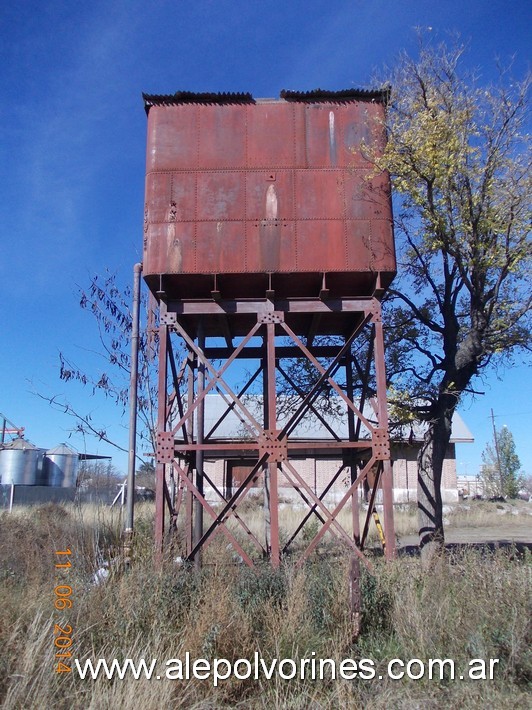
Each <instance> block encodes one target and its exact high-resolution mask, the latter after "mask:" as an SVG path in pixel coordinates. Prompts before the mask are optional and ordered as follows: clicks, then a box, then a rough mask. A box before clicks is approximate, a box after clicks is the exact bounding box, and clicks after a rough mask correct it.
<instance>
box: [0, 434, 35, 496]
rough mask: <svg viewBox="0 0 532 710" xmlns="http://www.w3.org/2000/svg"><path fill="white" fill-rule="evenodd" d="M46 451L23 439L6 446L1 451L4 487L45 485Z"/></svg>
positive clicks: (1, 476) (1, 480)
mask: <svg viewBox="0 0 532 710" xmlns="http://www.w3.org/2000/svg"><path fill="white" fill-rule="evenodd" d="M44 451H45V450H44V449H40V448H38V447H37V446H34V445H33V444H32V443H31V442H29V441H27V440H26V439H23V438H18V439H14V440H13V441H11V442H9V443H7V444H4V445H3V448H1V449H0V482H1V483H2V485H11V484H15V485H24V486H38V485H43V456H44Z"/></svg>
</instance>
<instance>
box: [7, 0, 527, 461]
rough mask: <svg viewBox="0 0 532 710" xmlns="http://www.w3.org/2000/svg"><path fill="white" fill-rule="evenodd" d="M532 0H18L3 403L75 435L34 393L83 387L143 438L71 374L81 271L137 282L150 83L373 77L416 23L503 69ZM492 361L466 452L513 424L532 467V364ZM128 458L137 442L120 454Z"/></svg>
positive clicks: (297, 84)
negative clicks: (64, 372)
mask: <svg viewBox="0 0 532 710" xmlns="http://www.w3.org/2000/svg"><path fill="white" fill-rule="evenodd" d="M531 20H532V5H531V4H530V3H529V2H527V1H526V0H514V2H511V3H508V2H506V1H504V0H492V1H491V2H486V1H485V0H467V1H466V2H464V0H461V1H460V2H457V1H455V0H445V2H440V3H435V2H433V0H396V1H395V2H392V0H371V1H369V0H328V1H324V0H305V1H304V2H303V1H302V0H270V1H269V2H262V1H259V0H242V1H241V0H194V2H192V1H191V0H173V1H170V0H153V1H152V2H151V3H146V2H140V1H138V0H128V1H126V0H116V1H114V2H111V1H110V0H106V1H102V0H93V2H90V3H74V2H71V1H70V0H69V1H64V0H63V1H57V0H56V1H54V0H48V1H47V2H46V3H43V2H30V1H24V0H22V1H21V2H19V3H3V6H2V9H1V10H0V33H1V36H2V43H1V47H0V59H1V64H2V78H1V86H2V104H1V108H0V112H1V125H2V131H1V134H0V145H1V162H0V169H1V170H2V179H1V180H0V210H1V212H0V216H1V222H0V224H1V227H0V229H1V230H2V246H1V252H0V303H1V307H2V335H1V337H0V412H2V413H4V414H5V415H7V416H8V417H9V418H10V419H11V420H13V421H14V422H15V423H17V424H18V425H20V426H25V427H26V435H27V437H28V438H29V439H30V440H32V441H33V442H35V443H36V444H38V445H39V446H55V445H56V444H57V443H59V442H61V441H69V442H70V443H72V444H73V445H75V446H76V447H77V448H78V449H80V450H82V451H83V450H89V451H92V452H99V453H110V452H111V450H110V449H109V447H108V446H106V445H104V444H102V443H101V442H100V443H98V442H95V441H88V440H87V441H86V442H84V441H83V440H82V439H80V438H79V437H77V438H76V437H74V436H72V438H70V439H68V436H69V430H70V429H71V428H72V426H73V422H72V421H71V420H70V419H69V418H68V417H66V416H64V415H62V414H61V413H59V412H55V411H52V410H51V409H50V407H49V405H47V404H46V402H44V401H43V400H41V399H39V398H37V397H36V396H35V395H34V394H32V390H38V391H40V392H43V393H46V394H51V395H65V396H66V397H67V398H68V399H70V400H71V401H72V402H73V403H74V404H76V405H78V406H80V407H81V408H84V410H85V411H88V410H90V411H92V413H93V416H94V418H95V419H98V418H99V419H101V421H102V422H103V423H104V424H105V425H106V426H109V427H110V432H111V433H112V434H113V435H114V436H116V437H117V438H119V439H120V440H121V442H122V444H123V445H125V446H127V432H126V430H125V429H123V428H122V427H121V425H120V422H119V420H118V416H117V411H116V410H114V409H113V408H112V407H110V406H109V403H106V402H101V401H98V400H96V399H94V400H91V401H89V402H87V395H88V393H87V392H83V391H80V390H77V389H76V387H75V386H73V385H69V384H65V383H62V382H61V381H60V380H59V376H58V371H59V367H58V353H59V351H60V350H64V351H65V352H67V353H68V354H69V355H70V356H71V357H72V359H73V360H76V361H79V362H82V363H83V362H90V361H91V359H92V358H93V356H92V355H91V353H90V350H91V349H93V348H95V347H96V345H97V332H96V330H95V327H94V324H93V322H92V320H91V317H90V315H88V314H87V313H85V312H83V311H81V310H80V308H79V306H78V297H77V285H78V284H79V285H82V286H83V285H86V284H87V282H88V278H89V276H90V275H91V274H94V273H103V271H104V270H105V269H106V268H108V269H110V270H111V271H115V272H117V274H118V278H119V280H122V281H123V282H129V281H130V279H131V270H132V267H133V264H134V263H135V262H136V261H139V260H140V256H141V245H142V216H143V199H144V198H143V190H144V170H145V139H146V117H145V114H144V110H143V105H142V101H141V92H142V91H146V92H148V93H173V92H174V91H176V90H190V91H250V92H251V93H252V94H253V95H254V96H256V97H270V96H278V95H279V91H280V90H281V89H283V88H286V89H300V90H309V89H313V88H317V87H321V88H327V89H344V88H349V87H367V86H368V85H369V84H370V83H371V77H372V76H373V75H374V73H375V69H376V68H378V67H379V66H382V65H383V64H384V63H392V62H393V60H394V57H396V55H397V53H398V52H399V51H400V50H401V49H407V50H411V51H414V48H415V45H416V34H415V29H414V28H415V27H422V28H428V27H430V28H432V33H438V35H439V36H441V37H445V36H446V33H447V32H452V31H458V32H459V33H460V34H461V37H462V39H463V40H465V41H467V42H468V43H469V46H470V51H469V54H468V57H467V61H468V62H469V64H470V65H471V66H472V67H475V68H477V70H478V74H479V75H480V77H481V79H484V80H486V81H489V79H490V77H491V76H492V74H493V72H494V67H495V60H496V59H497V58H500V59H501V61H502V62H503V63H505V62H507V61H508V60H509V59H510V57H511V56H513V55H515V59H514V73H515V74H516V75H518V76H519V75H522V74H523V73H524V71H525V70H526V67H527V66H528V62H529V59H530V52H529V46H530V29H529V28H530V26H531ZM499 377H500V378H501V379H498V378H497V376H496V375H495V374H492V375H490V377H489V378H488V379H486V381H485V382H484V383H477V389H481V390H483V391H485V392H486V395H485V396H484V397H477V398H476V399H475V400H474V401H473V402H472V403H466V404H465V405H464V406H463V407H462V415H463V417H464V419H465V420H466V422H467V424H468V426H469V428H470V429H471V431H472V432H473V434H474V436H475V439H476V443H475V444H473V445H463V446H461V447H460V448H459V450H458V452H457V459H458V467H459V471H460V472H461V473H466V472H467V473H468V474H474V473H476V472H477V471H478V467H479V465H480V462H481V458H480V454H481V452H482V450H483V448H484V446H485V444H486V442H487V441H488V440H489V439H490V437H491V420H490V409H491V408H493V410H494V411H495V414H496V417H497V418H496V423H497V426H502V425H503V424H506V425H507V426H508V427H509V428H510V429H511V431H512V432H513V434H514V437H515V440H516V444H517V451H518V454H519V456H520V458H521V461H522V463H523V465H524V467H525V469H526V470H527V472H528V473H530V474H532V453H531V452H530V447H529V446H528V444H529V431H528V430H529V422H530V421H531V418H532V391H531V386H530V373H529V370H528V369H527V368H526V367H525V366H524V365H522V364H521V363H519V362H517V363H516V365H515V366H513V367H512V368H511V369H509V370H506V371H501V372H500V373H499ZM115 463H116V465H117V466H118V467H119V468H122V469H125V466H126V458H125V456H121V455H118V456H116V457H115Z"/></svg>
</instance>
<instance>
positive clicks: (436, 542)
mask: <svg viewBox="0 0 532 710" xmlns="http://www.w3.org/2000/svg"><path fill="white" fill-rule="evenodd" d="M453 409H454V407H452V406H450V405H447V406H446V405H445V404H443V403H442V402H438V403H437V404H436V407H435V411H434V413H433V414H434V416H433V417H432V419H431V421H430V422H429V427H428V429H427V432H426V434H425V436H424V439H423V444H422V446H421V449H420V451H419V454H418V458H417V463H418V522H419V547H420V550H421V559H422V562H423V564H424V565H426V564H430V562H431V560H432V559H433V558H434V556H435V555H438V554H440V553H441V552H443V550H444V542H445V537H444V531H443V510H442V497H441V481H442V473H443V462H444V459H445V452H446V451H447V447H448V444H449V440H450V438H451V419H452V415H453Z"/></svg>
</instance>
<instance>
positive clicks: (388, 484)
mask: <svg viewBox="0 0 532 710" xmlns="http://www.w3.org/2000/svg"><path fill="white" fill-rule="evenodd" d="M375 375H376V380H377V403H378V408H379V427H380V428H381V429H384V430H385V431H386V432H388V405H387V401H386V370H385V363H384V336H383V330H382V320H381V316H380V304H379V313H378V316H376V317H375ZM382 463H383V472H382V502H383V507H384V532H385V534H386V549H385V555H386V558H387V559H389V560H390V559H393V558H394V557H395V526H394V521H393V473H392V465H391V462H390V459H389V458H388V459H385V460H384V461H383V462H382Z"/></svg>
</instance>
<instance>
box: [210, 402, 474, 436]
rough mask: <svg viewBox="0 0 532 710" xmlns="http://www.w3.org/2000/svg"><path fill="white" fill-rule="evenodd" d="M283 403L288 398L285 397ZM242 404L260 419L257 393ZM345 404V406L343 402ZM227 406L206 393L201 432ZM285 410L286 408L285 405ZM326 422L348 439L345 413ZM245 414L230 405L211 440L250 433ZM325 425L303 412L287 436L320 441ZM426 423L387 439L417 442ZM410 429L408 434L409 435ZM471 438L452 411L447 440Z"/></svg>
mask: <svg viewBox="0 0 532 710" xmlns="http://www.w3.org/2000/svg"><path fill="white" fill-rule="evenodd" d="M335 400H336V401H334V400H332V403H333V408H334V405H337V406H338V408H339V409H341V407H342V405H343V403H342V402H341V400H340V398H335ZM280 401H281V408H282V404H283V398H280ZM285 402H286V404H288V401H287V400H285ZM243 404H244V406H245V407H247V408H248V410H249V411H250V412H251V414H252V415H253V416H255V417H256V418H257V420H258V421H261V417H262V415H261V412H262V397H261V396H259V395H249V396H246V397H244V398H243ZM343 406H344V407H345V405H343ZM315 407H316V409H319V403H317V404H316V405H315ZM227 408H228V405H227V404H226V402H225V401H224V399H223V398H222V397H221V395H219V394H208V395H207V396H206V397H205V433H206V434H209V432H210V431H211V429H212V428H213V427H214V426H215V425H216V424H217V422H218V420H219V419H220V417H222V416H223V415H224V414H225V413H226V410H227ZM287 409H288V407H287ZM363 414H364V416H365V417H366V419H367V420H368V421H369V422H372V421H374V420H375V414H374V412H373V409H372V407H371V405H369V404H367V405H366V406H365V407H364V412H363ZM324 419H325V422H326V424H328V425H329V427H331V428H332V429H333V430H334V431H335V433H336V434H337V435H338V436H339V437H340V438H342V439H347V438H348V433H347V421H346V417H345V416H335V415H326V416H324ZM245 421H246V419H245V416H244V415H242V414H241V413H240V412H238V410H237V409H236V407H234V408H233V409H232V410H231V411H230V412H229V413H228V414H227V416H226V417H225V418H224V419H223V420H222V421H221V422H220V423H219V424H218V426H217V427H216V430H215V431H213V432H212V437H213V438H214V439H231V438H238V437H241V436H245V435H246V433H247V434H248V435H249V434H250V432H247V431H246V425H245ZM287 421H288V415H285V416H283V415H280V418H279V421H278V426H279V427H280V428H282V427H283V425H284V424H285V423H286V422H287ZM326 424H324V422H323V421H322V420H320V418H319V417H318V416H317V415H316V414H313V413H312V412H311V413H310V414H309V415H307V416H306V417H305V418H304V419H303V420H302V421H301V422H300V423H299V424H298V425H297V427H295V429H294V430H293V431H292V433H291V434H290V438H291V439H304V440H311V441H320V440H321V441H322V440H324V439H330V438H331V433H330V430H328V429H327V426H326ZM427 426H428V425H427V423H426V422H413V424H412V425H410V424H407V425H404V426H402V427H395V428H393V427H392V432H391V438H392V440H394V441H409V442H420V441H422V440H423V436H424V433H425V431H426V430H427ZM411 432H412V434H411ZM367 436H368V431H367V429H366V427H365V426H363V425H362V427H361V431H360V438H361V439H363V438H366V437H367ZM473 441H474V438H473V435H472V434H471V432H470V430H469V429H468V427H467V425H466V424H465V422H464V420H463V419H462V417H461V416H460V415H459V414H458V412H455V414H454V417H453V421H452V431H451V439H450V443H455V444H456V443H472V442H473Z"/></svg>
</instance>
